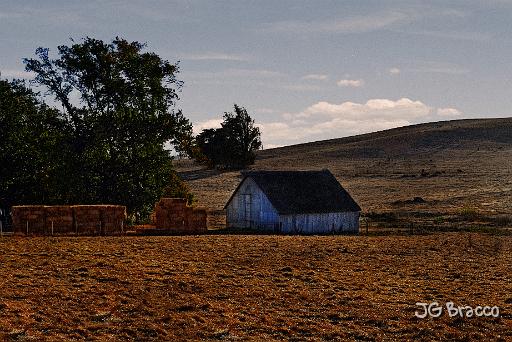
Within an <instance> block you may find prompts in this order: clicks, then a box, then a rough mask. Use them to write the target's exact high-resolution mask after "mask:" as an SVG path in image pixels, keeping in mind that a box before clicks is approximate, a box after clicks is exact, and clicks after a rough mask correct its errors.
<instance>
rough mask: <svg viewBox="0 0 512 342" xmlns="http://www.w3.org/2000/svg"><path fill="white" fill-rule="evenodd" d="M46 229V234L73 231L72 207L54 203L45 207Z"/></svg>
mask: <svg viewBox="0 0 512 342" xmlns="http://www.w3.org/2000/svg"><path fill="white" fill-rule="evenodd" d="M45 209H46V231H47V232H48V234H52V231H53V234H66V233H72V232H73V227H74V225H73V222H74V220H73V208H71V206H69V205H54V206H47V207H46V208H45Z"/></svg>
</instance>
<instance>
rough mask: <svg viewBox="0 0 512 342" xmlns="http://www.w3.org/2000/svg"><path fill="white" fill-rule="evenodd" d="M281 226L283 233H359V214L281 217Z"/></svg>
mask: <svg viewBox="0 0 512 342" xmlns="http://www.w3.org/2000/svg"><path fill="white" fill-rule="evenodd" d="M279 226H280V231H281V232H283V233H297V234H318V233H320V234H322V233H358V232H359V212H343V213H321V214H295V215H281V216H280V217H279Z"/></svg>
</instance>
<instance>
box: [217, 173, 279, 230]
mask: <svg viewBox="0 0 512 342" xmlns="http://www.w3.org/2000/svg"><path fill="white" fill-rule="evenodd" d="M278 223H279V216H278V214H277V211H276V210H275V209H274V207H273V206H272V204H271V203H270V201H269V200H268V198H267V196H266V195H265V194H264V193H263V191H262V190H261V189H260V187H259V186H258V185H257V184H256V183H255V182H254V180H252V179H251V178H246V179H245V181H244V182H243V183H242V184H241V185H240V187H239V188H238V191H237V192H236V193H235V194H234V195H233V198H232V199H231V201H230V202H229V204H228V206H227V207H226V224H227V226H228V227H233V228H257V229H266V230H274V228H275V227H277V225H278Z"/></svg>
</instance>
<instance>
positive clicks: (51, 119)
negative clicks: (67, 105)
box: [0, 80, 69, 208]
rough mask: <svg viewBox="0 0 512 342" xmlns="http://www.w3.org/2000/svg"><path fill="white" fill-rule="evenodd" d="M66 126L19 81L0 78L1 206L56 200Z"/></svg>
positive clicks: (57, 113) (64, 151)
mask: <svg viewBox="0 0 512 342" xmlns="http://www.w3.org/2000/svg"><path fill="white" fill-rule="evenodd" d="M68 128H69V127H67V124H66V122H65V120H64V119H63V118H62V117H61V115H60V113H59V112H58V111H57V110H54V109H51V108H48V107H47V106H45V105H44V104H42V103H40V101H39V100H38V99H37V97H36V95H35V94H34V93H33V92H32V91H31V90H30V89H28V88H27V87H26V86H25V84H24V83H23V82H21V81H12V82H9V81H6V80H0V208H10V207H11V206H12V205H14V204H21V203H23V204H37V203H56V202H58V200H59V196H60V195H59V194H60V190H61V189H62V187H63V182H61V181H60V180H61V179H62V178H63V177H64V176H65V175H66V172H65V170H64V169H63V168H62V167H61V166H62V164H63V162H64V158H65V156H66V155H67V153H66V144H67V142H68V141H69V136H68V134H67V132H68Z"/></svg>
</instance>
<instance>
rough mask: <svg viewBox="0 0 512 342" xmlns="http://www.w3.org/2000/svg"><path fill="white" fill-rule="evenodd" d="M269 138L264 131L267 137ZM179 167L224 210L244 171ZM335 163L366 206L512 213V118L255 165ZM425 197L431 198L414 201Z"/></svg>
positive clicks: (375, 137)
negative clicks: (240, 173) (418, 201)
mask: <svg viewBox="0 0 512 342" xmlns="http://www.w3.org/2000/svg"><path fill="white" fill-rule="evenodd" d="M263 138H264V137H263ZM177 168H178V171H180V172H181V175H182V176H183V177H184V178H185V179H186V180H187V181H188V183H189V186H190V187H191V189H192V190H193V191H194V192H195V193H196V196H197V198H198V202H199V204H200V205H205V206H207V207H209V208H212V209H220V208H222V207H223V205H224V204H225V202H226V200H227V199H228V198H229V195H230V193H231V192H232V191H233V190H234V189H235V187H236V185H237V183H238V181H239V180H240V176H239V172H223V173H220V172H217V171H211V170H203V169H201V168H200V167H198V166H196V165H193V163H192V162H190V161H179V162H178V163H177ZM323 168H328V169H329V170H331V172H332V173H333V174H334V175H335V176H336V177H337V178H338V180H339V181H340V182H341V184H342V185H343V186H344V187H345V188H346V189H347V190H348V191H349V192H350V193H351V194H352V196H353V197H354V198H355V199H356V200H357V201H358V203H359V204H360V205H361V207H362V208H363V211H382V210H394V209H400V210H414V211H421V210H427V211H442V212H453V211H457V210H460V209H461V208H464V207H470V208H479V209H480V210H483V211H486V212H505V213H512V118H505V119H479V120H456V121H444V122H433V123H426V124H419V125H413V126H407V127H400V128H395V129H390V130H385V131H379V132H375V133H369V134H362V135H357V136H352V137H346V138H340V139H331V140H324V141H317V142H312V143H306V144H299V145H292V146H286V147H282V148H275V149H269V150H263V151H259V152H258V154H257V159H256V163H255V165H253V166H252V167H251V169H256V170H263V169H266V170H277V169H279V170H280V169H292V170H293V169H305V170H307V169H323ZM414 197H422V198H423V199H425V200H426V203H410V202H411V201H410V200H411V199H413V198H414Z"/></svg>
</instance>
